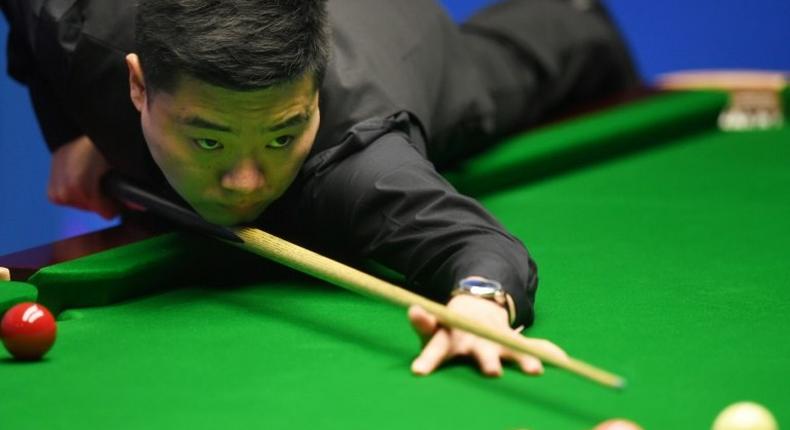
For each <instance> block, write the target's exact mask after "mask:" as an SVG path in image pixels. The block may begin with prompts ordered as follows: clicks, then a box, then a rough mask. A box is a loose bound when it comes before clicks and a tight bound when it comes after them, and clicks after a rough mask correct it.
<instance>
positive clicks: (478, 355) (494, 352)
mask: <svg viewBox="0 0 790 430" xmlns="http://www.w3.org/2000/svg"><path fill="white" fill-rule="evenodd" d="M472 356H474V357H475V359H476V360H477V363H478V365H479V366H480V371H481V372H483V374H484V375H486V376H501V375H502V362H501V361H500V348H499V347H498V346H495V345H492V344H490V343H489V342H482V341H481V342H479V343H478V344H477V345H476V346H475V347H473V348H472Z"/></svg>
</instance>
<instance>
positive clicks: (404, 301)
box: [230, 227, 625, 388]
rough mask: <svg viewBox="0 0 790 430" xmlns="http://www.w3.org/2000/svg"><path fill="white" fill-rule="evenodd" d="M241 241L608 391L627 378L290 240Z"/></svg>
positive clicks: (252, 236)
mask: <svg viewBox="0 0 790 430" xmlns="http://www.w3.org/2000/svg"><path fill="white" fill-rule="evenodd" d="M234 231H235V233H236V235H237V236H238V237H240V238H241V239H242V240H243V242H242V243H239V242H230V243H232V244H233V245H236V246H238V247H240V248H242V249H244V250H246V251H249V252H252V253H254V254H257V255H260V256H263V257H266V258H268V259H270V260H273V261H275V262H277V263H280V264H283V265H285V266H288V267H290V268H292V269H295V270H298V271H300V272H303V273H306V274H308V275H311V276H314V277H316V278H318V279H321V280H324V281H326V282H329V283H331V284H334V285H337V286H339V287H342V288H345V289H347V290H350V291H353V292H356V293H360V294H363V295H367V296H373V297H378V298H380V299H383V300H386V301H388V302H390V303H394V304H396V305H401V306H405V307H408V306H411V305H417V306H420V307H421V308H423V309H425V310H426V311H428V312H430V313H431V314H433V315H434V316H435V317H436V318H437V319H438V320H439V322H440V323H441V324H442V325H444V326H445V327H452V328H457V329H460V330H464V331H467V332H469V333H472V334H474V335H476V336H479V337H482V338H484V339H488V340H490V341H492V342H496V343H498V344H500V345H503V346H506V347H508V348H510V349H512V350H514V351H518V352H522V353H526V354H529V355H532V356H533V357H536V358H538V359H540V360H541V361H543V362H545V363H549V364H551V365H553V366H555V367H558V368H561V369H565V370H567V371H569V372H572V373H575V374H576V375H579V376H582V377H585V378H587V379H590V380H592V381H595V382H597V383H599V384H601V385H604V386H607V387H610V388H623V387H624V386H625V380H624V379H623V378H622V377H620V376H617V375H614V374H612V373H609V372H607V371H605V370H603V369H599V368H597V367H595V366H592V365H590V364H588V363H585V362H583V361H580V360H577V359H574V358H571V357H567V358H566V357H563V356H555V355H553V354H551V353H549V352H547V351H543V350H541V349H540V348H539V347H537V346H536V345H535V344H533V342H532V341H531V340H530V339H527V338H525V337H524V336H521V335H520V334H518V333H516V332H513V331H503V330H500V329H496V328H493V327H490V326H488V325H485V324H480V323H478V322H476V321H475V320H473V319H471V318H469V317H466V316H464V315H461V314H459V313H457V312H455V311H453V310H451V309H449V308H447V306H445V305H442V304H440V303H437V302H434V301H432V300H429V299H427V298H425V297H423V296H421V295H419V294H416V293H413V292H411V291H409V290H406V289H404V288H401V287H399V286H397V285H394V284H391V283H389V282H385V281H383V280H381V279H378V278H376V277H374V276H371V275H369V274H367V273H365V272H362V271H360V270H357V269H354V268H353V267H350V266H347V265H345V264H343V263H340V262H338V261H335V260H332V259H330V258H328V257H324V256H322V255H320V254H318V253H316V252H313V251H310V250H308V249H306V248H303V247H301V246H299V245H296V244H294V243H291V242H288V241H286V240H284V239H281V238H279V237H277V236H274V235H271V234H269V233H266V232H264V231H262V230H259V229H256V228H251V227H241V228H236V229H234Z"/></svg>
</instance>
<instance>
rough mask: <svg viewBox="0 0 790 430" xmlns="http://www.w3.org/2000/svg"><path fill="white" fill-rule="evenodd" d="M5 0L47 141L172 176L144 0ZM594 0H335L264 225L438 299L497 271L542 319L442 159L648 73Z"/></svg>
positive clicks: (136, 173)
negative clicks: (143, 115)
mask: <svg viewBox="0 0 790 430" xmlns="http://www.w3.org/2000/svg"><path fill="white" fill-rule="evenodd" d="M0 1H1V2H2V5H3V10H4V12H5V13H6V15H7V18H8V19H9V22H10V23H11V34H10V37H9V73H10V74H11V75H12V76H13V77H15V78H16V79H18V80H19V81H21V82H24V83H25V84H26V85H28V87H29V88H30V92H31V96H32V98H33V103H34V106H35V109H36V112H37V114H38V117H39V120H40V122H41V126H42V128H43V129H44V135H45V137H46V139H47V142H48V144H49V146H50V148H53V149H54V148H57V147H58V145H61V144H63V143H65V142H67V141H69V140H71V139H73V138H76V137H77V136H79V135H82V134H85V135H87V136H89V137H90V138H91V139H92V140H93V142H94V143H95V145H96V146H97V147H98V148H99V150H100V151H101V152H102V153H103V154H104V155H105V157H106V158H107V159H108V161H109V162H110V163H111V164H112V165H113V166H114V167H115V168H116V169H117V170H119V171H120V172H121V173H123V174H125V175H127V176H130V177H132V178H134V179H136V180H137V181H139V182H143V183H148V184H152V185H154V186H156V187H159V188H161V187H163V186H165V185H164V184H165V180H164V178H163V176H162V174H161V172H160V171H159V170H158V168H157V167H156V166H155V164H154V163H153V161H152V159H151V157H150V154H149V153H148V150H147V148H146V146H145V143H144V141H143V137H142V133H141V129H140V125H139V115H138V113H137V112H136V111H135V110H134V108H133V106H132V104H131V102H130V100H129V89H128V84H127V82H128V78H127V70H126V65H125V62H124V55H125V54H126V53H128V52H132V51H133V21H134V16H133V15H134V12H135V11H134V6H133V2H128V1H121V0H116V1H110V0H82V1H77V0H0ZM582 3H583V2H580V1H574V2H569V1H565V0H521V1H508V2H504V3H501V4H498V5H495V6H493V7H491V8H489V9H486V10H484V11H482V12H481V13H479V14H478V15H477V16H475V17H473V18H472V19H471V20H470V21H469V22H467V23H466V24H464V25H463V26H461V27H460V28H459V26H458V25H456V24H455V23H453V22H451V21H450V20H449V19H448V18H447V17H446V16H445V14H444V12H443V11H442V9H441V8H440V7H439V6H438V5H437V4H435V3H434V1H428V0H399V1H391V0H365V1H350V0H347V1H340V0H334V1H330V2H329V12H330V13H329V16H330V22H331V26H332V31H333V33H332V34H333V41H332V57H331V60H330V63H329V65H328V69H327V75H326V78H325V80H324V82H323V84H322V86H321V89H320V92H321V95H320V109H321V125H320V128H319V132H318V137H317V139H316V142H315V144H314V147H313V149H312V152H311V154H310V156H309V157H308V159H307V161H306V162H305V164H304V166H303V168H302V170H301V171H300V173H299V176H298V178H297V180H296V181H295V182H294V184H293V185H292V186H291V188H290V189H289V190H288V192H286V194H285V195H284V196H283V197H282V198H281V199H280V200H278V201H277V202H276V203H275V204H273V205H272V206H271V207H270V208H269V209H267V211H266V212H265V213H264V214H263V215H262V216H261V218H260V219H259V220H258V222H257V223H258V224H259V225H260V226H261V227H263V228H265V229H268V230H273V231H274V232H276V233H278V234H282V235H284V236H286V237H287V238H289V239H291V240H295V241H297V242H302V243H305V244H307V245H308V246H311V247H313V248H317V249H318V250H320V251H322V252H325V253H329V254H332V255H335V256H353V257H364V258H372V259H374V260H377V261H379V262H381V263H383V264H384V265H386V266H388V267H390V268H392V269H394V270H396V271H399V272H401V273H403V274H405V275H406V277H407V279H408V280H409V283H410V285H411V286H412V287H413V288H416V289H419V290H421V291H429V292H430V293H431V295H433V296H437V297H441V296H444V297H446V295H447V293H448V292H449V291H450V289H451V288H452V287H453V286H454V285H455V284H456V283H457V281H458V280H460V279H461V278H463V277H465V276H468V275H480V276H485V277H489V278H492V279H496V280H499V281H500V282H502V284H503V286H505V288H506V289H507V290H508V292H509V293H510V294H511V295H512V296H513V297H514V299H515V301H516V305H517V318H516V324H530V323H531V322H532V319H533V301H534V297H535V291H536V288H537V274H536V269H535V265H534V263H533V262H532V260H531V259H530V258H529V256H528V254H527V252H526V249H525V248H524V246H523V245H522V244H521V242H520V241H519V240H518V239H517V238H515V237H513V236H512V235H510V234H508V233H507V232H506V231H505V229H504V228H503V227H502V226H501V225H500V224H499V223H498V222H497V221H496V220H495V219H494V218H493V217H492V216H491V215H490V214H489V213H488V212H487V211H486V210H485V209H483V208H482V207H481V206H480V204H479V203H477V202H476V201H474V200H472V199H470V198H468V197H465V196H463V195H460V194H459V193H458V192H457V191H455V190H454V189H453V188H452V186H450V185H449V184H448V183H447V182H446V181H445V180H444V179H443V178H442V177H441V176H440V175H439V174H438V173H437V172H436V169H435V168H434V164H433V163H436V164H438V165H440V166H441V165H446V164H450V163H452V162H454V161H457V160H458V159H460V158H462V157H464V156H467V155H468V154H470V153H473V152H476V151H479V150H483V149H485V147H486V146H488V145H491V144H493V143H494V142H495V141H496V140H497V139H499V138H501V136H503V135H504V134H507V133H511V132H513V131H516V130H518V129H520V128H522V127H524V126H526V125H529V124H530V123H533V122H534V121H536V120H538V119H539V118H541V117H542V116H543V115H546V114H547V113H549V112H551V111H552V110H554V109H557V108H560V107H561V106H563V105H566V104H567V103H570V102H573V101H578V100H585V99H590V98H593V97H596V96H599V95H603V94H606V93H609V92H612V91H616V90H619V89H622V88H623V87H625V86H627V85H630V84H632V83H634V82H635V78H634V76H635V75H634V72H633V68H632V67H631V63H630V61H629V59H628V56H627V53H626V51H625V49H624V47H623V45H622V42H621V40H620V39H619V36H618V35H617V32H616V31H615V29H614V28H613V26H612V25H611V24H610V23H609V21H608V19H607V18H606V16H605V13H603V11H602V10H601V9H600V8H599V7H597V6H595V5H592V6H591V7H590V9H589V10H584V9H583V8H581V7H580V6H578V5H579V4H582ZM589 3H590V2H587V4H588V6H589ZM574 5H577V6H574ZM429 160H430V161H429Z"/></svg>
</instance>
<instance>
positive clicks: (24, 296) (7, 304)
mask: <svg viewBox="0 0 790 430" xmlns="http://www.w3.org/2000/svg"><path fill="white" fill-rule="evenodd" d="M37 298H38V289H37V288H36V286H35V285H33V284H29V283H27V282H14V281H7V282H5V281H0V315H2V314H3V313H5V311H7V310H8V309H10V308H11V307H12V306H14V305H15V304H17V303H22V302H35V301H36V299H37Z"/></svg>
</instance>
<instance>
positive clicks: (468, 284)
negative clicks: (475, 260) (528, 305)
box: [450, 276, 516, 325]
mask: <svg viewBox="0 0 790 430" xmlns="http://www.w3.org/2000/svg"><path fill="white" fill-rule="evenodd" d="M459 295H467V296H475V297H480V298H481V299H486V300H490V301H492V302H494V303H496V304H498V305H499V306H502V307H503V308H505V309H506V310H507V315H508V321H509V322H510V325H513V322H514V321H515V319H516V305H515V303H514V302H513V298H512V297H510V294H508V293H507V292H505V289H504V288H502V284H500V283H499V282H497V281H494V280H491V279H486V278H484V277H482V276H468V277H466V278H464V279H461V280H460V281H458V285H457V286H456V287H455V289H453V291H452V292H450V296H451V297H455V296H459Z"/></svg>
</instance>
